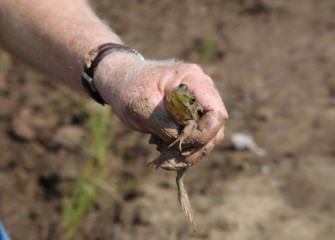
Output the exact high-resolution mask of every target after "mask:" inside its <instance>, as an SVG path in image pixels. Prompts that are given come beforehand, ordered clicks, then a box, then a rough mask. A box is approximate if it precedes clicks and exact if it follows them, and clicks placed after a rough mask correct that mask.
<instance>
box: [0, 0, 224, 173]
mask: <svg viewBox="0 0 335 240" xmlns="http://www.w3.org/2000/svg"><path fill="white" fill-rule="evenodd" d="M0 29H1V31H0V34H1V35H0V41H1V43H2V44H3V45H4V46H5V47H6V48H7V49H8V50H9V51H11V52H12V53H14V54H15V55H16V56H17V57H19V58H21V59H23V60H25V61H26V62H28V63H29V64H31V65H33V66H35V67H36V68H38V69H39V70H41V71H43V72H45V73H47V74H49V75H50V76H52V77H54V78H57V79H60V80H62V81H63V82H65V83H66V84H68V85H70V86H72V87H74V88H76V89H82V87H81V86H80V74H81V71H82V68H83V65H84V59H85V55H86V54H87V52H88V51H89V50H91V49H93V48H96V47H98V46H99V45H101V44H103V43H107V42H113V43H121V40H120V39H119V37H118V36H117V35H115V34H114V33H113V32H112V30H111V29H109V28H108V27H107V26H105V25H104V24H103V23H102V22H101V20H99V18H98V17H97V16H96V15H95V14H94V13H93V12H92V10H91V9H90V8H89V7H88V5H87V4H86V2H85V1H84V0H29V1H28V0H0ZM181 83H184V84H187V85H188V86H189V89H190V91H191V92H192V93H193V94H194V95H195V96H196V98H197V101H198V102H199V103H200V104H201V105H202V108H203V110H204V115H203V116H202V117H201V119H200V121H199V124H198V129H195V130H194V132H193V134H192V135H191V136H190V138H189V143H192V144H193V143H194V145H195V146H196V147H197V148H196V149H197V150H196V151H194V152H192V154H191V155H189V156H187V157H186V159H184V160H183V161H184V162H186V163H187V164H188V165H193V164H195V163H196V162H197V161H198V160H199V159H201V157H203V156H204V155H206V154H208V153H209V152H210V151H211V150H212V149H213V148H214V146H215V145H217V144H218V143H219V142H220V141H221V139H222V138H223V135H224V124H225V120H226V119H227V117H228V115H227V111H226V109H225V107H224V104H223V101H222V99H221V97H220V95H219V93H218V92H217V90H216V89H215V87H214V83H213V81H212V79H211V78H210V77H209V76H207V75H206V74H205V73H204V72H203V71H202V70H201V68H200V67H199V66H197V65H195V64H185V63H181V62H174V61H150V60H145V61H142V60H140V59H139V58H138V57H137V56H136V55H135V54H129V53H120V52H119V53H113V54H109V55H108V56H107V57H105V58H104V59H103V60H102V61H101V62H100V63H99V65H98V67H97V69H96V71H95V74H94V85H95V86H96V88H97V90H98V92H99V93H100V95H101V96H102V98H103V99H104V101H105V102H106V103H108V104H109V105H111V106H112V107H113V109H114V111H115V113H116V114H117V115H118V117H119V118H120V119H121V120H122V121H123V122H124V123H125V124H126V125H127V126H128V127H130V128H132V129H134V130H137V131H140V132H144V133H151V134H154V135H157V136H159V137H160V139H163V141H164V142H163V143H161V144H160V147H163V145H165V147H166V146H168V145H169V143H171V142H172V141H173V140H174V139H175V137H176V135H178V130H180V126H178V125H177V124H176V123H175V122H174V121H173V120H172V119H171V117H170V115H169V113H168V112H167V110H166V108H165V104H164V102H165V98H166V96H167V95H168V93H169V92H170V91H171V90H172V89H173V88H175V87H177V86H178V85H179V84H181ZM163 148H164V147H163ZM176 155H177V154H176V153H175V150H174V149H168V150H167V151H162V158H163V159H165V160H169V166H168V167H167V168H169V169H175V168H177V165H178V163H179V162H180V159H176Z"/></svg>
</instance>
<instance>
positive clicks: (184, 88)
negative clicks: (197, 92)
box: [178, 83, 188, 91]
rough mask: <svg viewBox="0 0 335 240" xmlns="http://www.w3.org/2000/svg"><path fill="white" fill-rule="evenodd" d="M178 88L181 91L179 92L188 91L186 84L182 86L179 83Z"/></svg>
mask: <svg viewBox="0 0 335 240" xmlns="http://www.w3.org/2000/svg"><path fill="white" fill-rule="evenodd" d="M178 88H179V89H181V90H184V91H187V90H188V87H187V85H186V84H183V83H181V84H180V85H179V86H178Z"/></svg>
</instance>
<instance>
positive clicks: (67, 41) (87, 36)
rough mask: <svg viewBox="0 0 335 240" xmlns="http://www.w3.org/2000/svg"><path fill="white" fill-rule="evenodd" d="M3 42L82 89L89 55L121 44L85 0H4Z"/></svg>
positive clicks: (0, 40)
mask: <svg viewBox="0 0 335 240" xmlns="http://www.w3.org/2000/svg"><path fill="white" fill-rule="evenodd" d="M0 29H1V33H0V43H2V44H3V45H4V47H5V48H7V49H8V50H9V51H11V52H12V53H13V54H15V55H16V56H17V57H19V58H21V59H23V60H24V61H26V62H28V63H29V64H30V65H33V66H34V67H36V68H38V69H39V70H41V71H43V72H45V73H47V74H48V75H50V76H52V77H54V78H56V79H60V80H62V81H64V82H65V83H66V84H68V85H70V86H72V87H75V88H79V89H80V87H81V86H80V73H81V71H82V68H83V62H84V57H85V54H86V53H87V52H88V51H89V50H91V49H93V48H95V47H97V46H98V45H100V44H103V43H106V42H113V43H121V40H120V38H119V37H118V36H117V35H116V34H114V33H113V32H112V30H111V29H110V28H109V27H107V26H106V25H104V24H103V23H102V22H101V20H100V19H99V18H98V17H97V16H96V15H95V14H94V13H93V11H92V10H91V9H90V7H89V6H88V5H87V4H86V2H85V1H83V0H47V1H45V0H29V1H26V0H1V1H0Z"/></svg>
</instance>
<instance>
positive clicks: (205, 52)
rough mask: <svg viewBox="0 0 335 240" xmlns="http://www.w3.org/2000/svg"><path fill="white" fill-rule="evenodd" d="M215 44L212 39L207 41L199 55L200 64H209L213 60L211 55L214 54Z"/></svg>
mask: <svg viewBox="0 0 335 240" xmlns="http://www.w3.org/2000/svg"><path fill="white" fill-rule="evenodd" d="M215 48H216V45H215V42H214V40H212V39H208V40H207V41H206V42H205V44H204V46H203V48H202V50H201V53H200V61H201V63H202V64H209V63H210V62H211V60H212V58H213V55H214V53H215Z"/></svg>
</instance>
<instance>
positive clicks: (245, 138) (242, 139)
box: [230, 133, 265, 157]
mask: <svg viewBox="0 0 335 240" xmlns="http://www.w3.org/2000/svg"><path fill="white" fill-rule="evenodd" d="M230 140H231V142H232V144H233V146H234V148H235V149H237V150H248V151H251V152H253V153H254V154H256V155H257V156H260V157H263V156H264V155H265V150H264V149H262V148H259V147H258V146H257V144H256V143H255V141H254V139H253V137H252V136H250V135H247V134H243V133H234V134H233V135H232V136H231V138H230Z"/></svg>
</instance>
